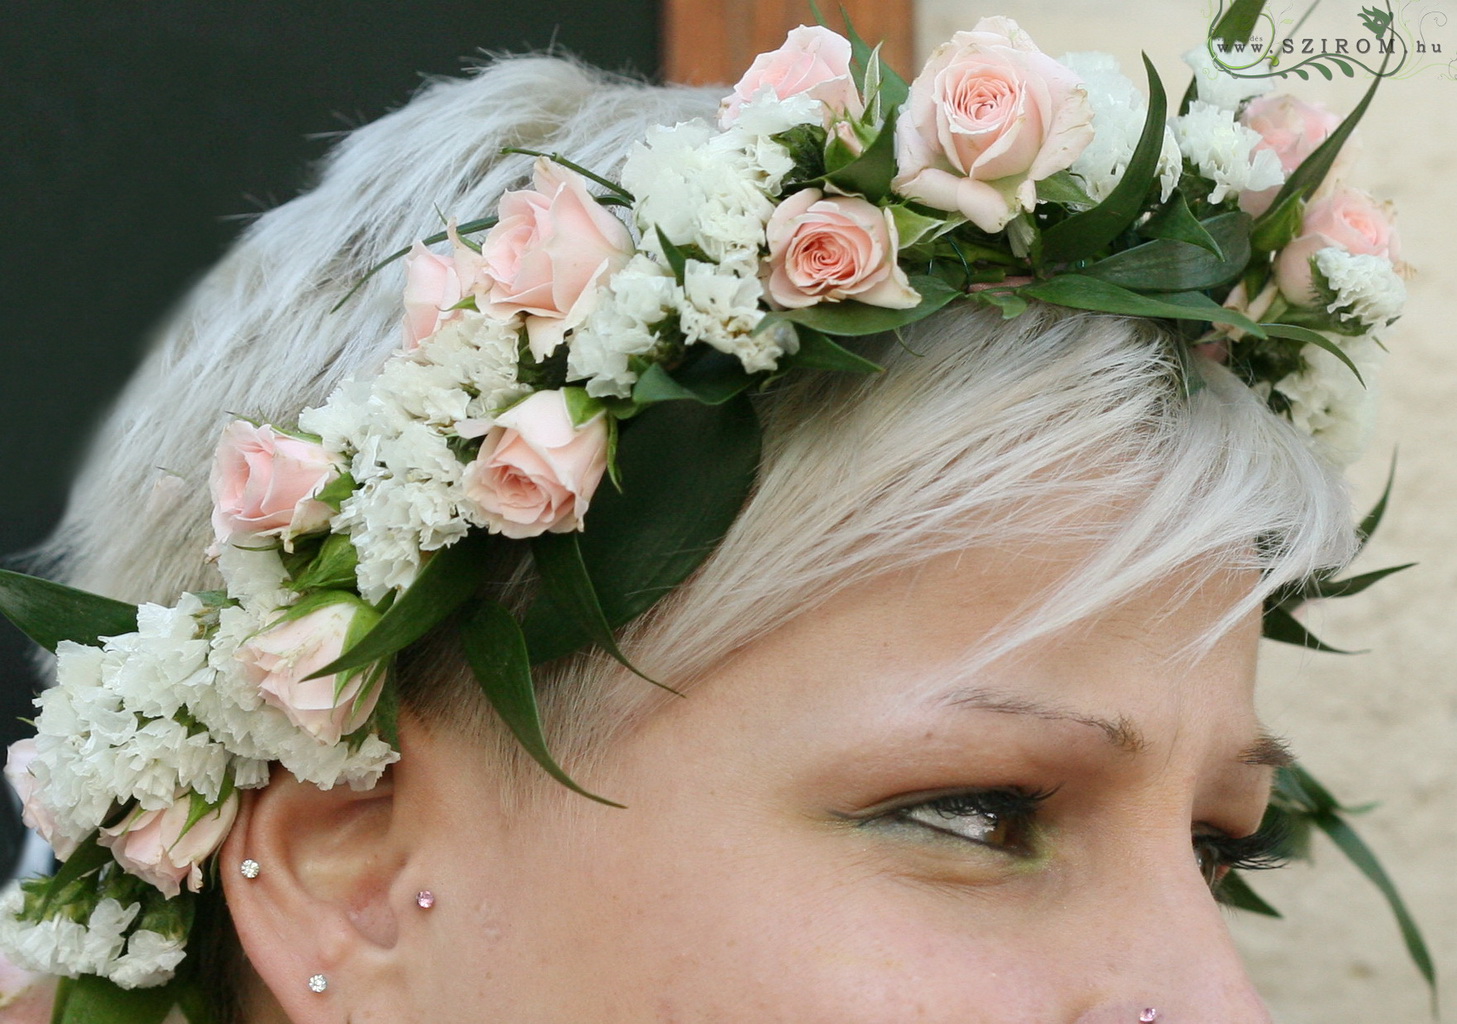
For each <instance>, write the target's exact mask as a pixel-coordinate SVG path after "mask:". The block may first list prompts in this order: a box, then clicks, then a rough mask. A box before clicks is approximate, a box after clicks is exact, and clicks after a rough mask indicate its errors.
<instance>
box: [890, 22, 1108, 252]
mask: <svg viewBox="0 0 1457 1024" xmlns="http://www.w3.org/2000/svg"><path fill="white" fill-rule="evenodd" d="M1092 120H1093V110H1092V107H1091V106H1090V105H1089V104H1088V96H1087V90H1086V89H1085V88H1084V87H1083V83H1082V79H1080V78H1078V76H1077V75H1076V74H1074V73H1073V72H1072V71H1071V70H1070V69H1068V68H1067V67H1064V66H1063V65H1062V64H1059V63H1058V62H1057V61H1055V60H1053V59H1052V58H1051V57H1049V56H1047V55H1046V54H1045V53H1043V52H1042V51H1040V50H1039V49H1037V47H1036V45H1035V44H1034V43H1033V42H1032V40H1031V38H1030V37H1029V36H1028V35H1027V34H1026V33H1025V32H1023V31H1022V30H1021V29H1020V28H1019V27H1018V26H1017V23H1016V22H1014V21H1012V20H1011V19H1010V18H983V19H982V20H981V21H980V22H979V23H978V24H977V26H976V28H975V29H974V30H973V31H971V32H958V33H956V35H954V36H952V37H951V40H950V41H949V42H947V43H943V44H942V45H941V46H940V47H938V48H937V49H936V51H935V52H934V53H933V54H932V55H931V59H930V60H929V61H927V63H926V66H925V68H924V69H923V70H922V71H921V73H920V74H919V75H917V76H916V80H915V81H914V82H912V83H911V92H910V98H909V99H908V100H907V102H906V105H905V107H904V108H903V109H902V110H901V116H900V120H899V121H898V122H897V123H896V165H897V167H898V173H897V175H896V178H895V181H894V183H893V184H894V187H895V189H896V191H897V192H899V193H900V194H901V195H903V196H906V197H907V198H909V199H915V200H917V201H919V202H922V203H925V204H926V205H927V206H931V207H934V208H936V209H938V210H947V211H951V212H959V213H961V214H962V215H964V216H965V217H966V218H967V219H968V220H970V221H971V222H972V223H973V224H975V225H976V226H977V227H979V228H981V229H982V230H983V231H1000V230H1001V229H1002V228H1003V227H1005V226H1006V224H1007V222H1008V221H1010V220H1011V219H1012V218H1013V217H1015V216H1016V215H1017V214H1018V213H1020V212H1022V211H1024V210H1030V209H1032V208H1033V207H1034V206H1035V205H1036V203H1037V182H1039V181H1041V180H1042V179H1044V178H1046V177H1049V176H1050V175H1052V174H1055V173H1057V172H1058V171H1062V170H1066V169H1067V168H1068V167H1070V166H1072V163H1073V161H1074V160H1076V159H1077V158H1078V155H1079V154H1080V153H1082V151H1083V150H1084V149H1085V148H1086V147H1087V145H1088V143H1089V142H1091V141H1092V138H1093V128H1092Z"/></svg>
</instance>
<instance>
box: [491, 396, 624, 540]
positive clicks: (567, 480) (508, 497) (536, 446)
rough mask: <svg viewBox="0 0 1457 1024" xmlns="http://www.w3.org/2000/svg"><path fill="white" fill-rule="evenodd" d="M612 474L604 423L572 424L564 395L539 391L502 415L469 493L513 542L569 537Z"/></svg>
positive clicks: (599, 416)
mask: <svg viewBox="0 0 1457 1024" xmlns="http://www.w3.org/2000/svg"><path fill="white" fill-rule="evenodd" d="M606 469H607V420H606V417H605V416H603V415H602V414H601V413H599V414H597V415H596V416H594V417H593V418H592V419H591V420H589V421H588V422H586V423H585V424H583V425H582V426H580V427H577V426H573V425H572V417H571V414H570V413H569V412H568V411H567V403H566V398H565V396H564V395H563V394H562V392H560V391H538V392H536V393H535V394H533V395H531V396H530V397H529V398H527V399H525V400H524V401H522V402H520V403H518V404H516V405H513V406H512V407H511V408H510V409H507V410H506V411H505V412H504V413H502V414H501V415H500V416H497V417H496V425H495V426H494V427H492V428H491V431H490V433H488V434H487V435H486V438H485V440H484V441H483V442H482V443H481V451H480V454H479V455H478V456H477V457H476V460H475V461H474V462H472V463H471V464H470V465H469V466H467V467H466V469H465V476H464V484H465V493H466V495H467V496H468V497H469V498H470V499H471V500H472V501H474V502H475V503H476V504H477V505H479V506H480V507H481V510H482V511H483V512H485V514H486V519H487V521H488V522H489V524H490V527H491V529H492V530H496V531H498V532H500V533H503V534H505V535H506V536H507V537H513V538H518V539H519V538H522V537H535V536H538V535H539V534H542V533H546V532H548V531H550V532H552V533H566V532H568V531H571V530H576V529H580V528H581V525H582V517H583V516H584V515H586V514H587V507H588V505H589V504H590V503H591V500H592V495H593V494H594V493H595V492H596V490H597V485H598V484H599V483H601V482H602V474H603V473H604V472H605V471H606Z"/></svg>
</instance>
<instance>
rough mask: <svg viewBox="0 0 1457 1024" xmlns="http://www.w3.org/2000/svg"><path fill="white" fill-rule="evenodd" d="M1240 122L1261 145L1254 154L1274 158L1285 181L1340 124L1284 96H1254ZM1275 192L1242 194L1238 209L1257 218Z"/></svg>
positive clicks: (1330, 115) (1314, 107)
mask: <svg viewBox="0 0 1457 1024" xmlns="http://www.w3.org/2000/svg"><path fill="white" fill-rule="evenodd" d="M1240 120H1241V121H1242V122H1243V123H1244V125H1245V127H1247V128H1253V129H1254V130H1255V131H1257V132H1259V133H1260V138H1261V141H1260V143H1259V144H1258V145H1256V146H1255V150H1254V151H1255V152H1256V153H1258V152H1259V151H1260V150H1262V149H1268V150H1270V151H1271V152H1272V153H1274V154H1275V155H1276V156H1278V157H1279V158H1280V166H1281V167H1282V168H1283V169H1284V171H1285V176H1286V177H1287V178H1288V177H1289V176H1290V173H1291V172H1292V171H1294V170H1295V168H1297V167H1299V166H1300V165H1301V164H1302V163H1303V162H1304V161H1305V158H1306V157H1308V156H1310V154H1311V153H1314V152H1315V150H1316V148H1317V147H1318V146H1320V144H1321V143H1322V142H1324V141H1325V140H1326V139H1327V138H1329V137H1330V133H1331V132H1333V131H1335V130H1336V126H1337V125H1339V124H1340V123H1341V119H1340V118H1339V117H1338V116H1337V115H1336V114H1334V113H1332V112H1331V111H1329V110H1327V109H1326V108H1325V107H1322V106H1320V105H1319V104H1316V103H1306V102H1305V101H1304V100H1298V99H1296V98H1295V97H1294V96H1290V95H1287V94H1284V93H1273V94H1270V95H1268V96H1257V97H1256V98H1254V99H1252V100H1250V102H1249V104H1248V105H1247V106H1246V107H1245V109H1244V113H1242V114H1241V115H1240ZM1279 191H1280V186H1279V185H1275V186H1272V187H1271V188H1267V189H1261V190H1260V191H1258V192H1248V191H1247V192H1242V193H1240V197H1239V205H1240V208H1241V209H1243V210H1244V211H1245V212H1246V213H1248V214H1250V215H1251V216H1254V217H1258V216H1259V215H1260V214H1262V213H1264V212H1265V211H1266V210H1268V209H1269V208H1270V204H1271V203H1272V202H1274V201H1275V195H1276V193H1278V192H1279Z"/></svg>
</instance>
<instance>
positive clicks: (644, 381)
mask: <svg viewBox="0 0 1457 1024" xmlns="http://www.w3.org/2000/svg"><path fill="white" fill-rule="evenodd" d="M753 383H754V378H753V377H750V376H749V375H748V374H747V373H745V372H744V367H743V364H742V363H740V362H739V361H738V360H737V359H735V358H734V357H733V356H725V355H723V353H718V352H716V353H712V354H706V355H704V356H703V357H702V358H700V359H699V360H698V361H697V362H695V363H693V364H692V365H691V366H689V367H686V368H685V369H683V370H680V371H679V376H678V377H676V378H675V377H674V376H673V375H672V374H670V373H668V371H667V370H665V369H664V368H663V364H662V363H654V364H653V365H652V366H650V367H648V368H647V369H646V370H645V371H643V373H642V374H641V375H640V376H639V377H638V379H637V383H636V384H634V385H633V388H632V401H633V403H634V404H636V405H639V406H648V405H654V404H656V403H658V402H672V401H678V400H688V401H693V402H701V403H702V404H704V405H722V404H723V403H724V402H727V401H729V400H730V399H732V398H733V397H735V396H736V395H740V394H743V393H744V392H745V391H746V390H748V388H749V387H750V385H752V384H753Z"/></svg>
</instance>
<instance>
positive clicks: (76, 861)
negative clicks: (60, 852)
mask: <svg viewBox="0 0 1457 1024" xmlns="http://www.w3.org/2000/svg"><path fill="white" fill-rule="evenodd" d="M110 862H111V851H110V850H109V849H107V848H106V847H104V846H102V845H101V844H100V843H99V842H97V833H95V832H93V833H91V835H89V836H87V837H86V838H85V839H83V840H81V844H80V845H79V846H77V847H76V849H75V850H73V851H72V852H71V856H69V857H67V858H66V859H65V860H64V861H62V862H61V866H60V867H58V868H57V869H56V873H55V874H54V875H52V876H51V877H50V878H49V879H47V880H46V894H45V897H44V898H43V899H42V900H41V904H40V909H41V913H42V914H44V913H45V912H46V911H48V910H49V909H50V906H51V902H52V901H53V900H54V898H55V896H56V894H58V893H59V892H60V891H61V890H62V889H64V888H66V887H67V886H68V885H70V884H71V883H72V882H74V881H76V880H77V879H79V878H84V877H86V876H87V875H89V874H91V872H93V871H95V870H96V869H97V868H99V867H101V866H102V865H103V864H108V863H110Z"/></svg>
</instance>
